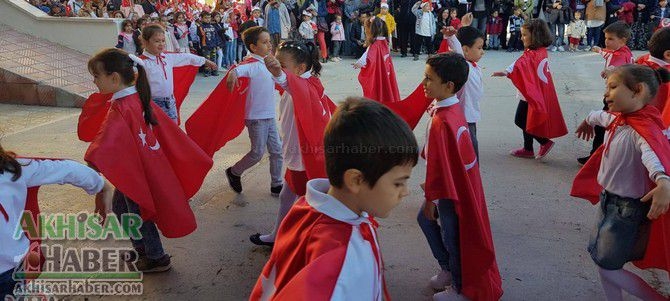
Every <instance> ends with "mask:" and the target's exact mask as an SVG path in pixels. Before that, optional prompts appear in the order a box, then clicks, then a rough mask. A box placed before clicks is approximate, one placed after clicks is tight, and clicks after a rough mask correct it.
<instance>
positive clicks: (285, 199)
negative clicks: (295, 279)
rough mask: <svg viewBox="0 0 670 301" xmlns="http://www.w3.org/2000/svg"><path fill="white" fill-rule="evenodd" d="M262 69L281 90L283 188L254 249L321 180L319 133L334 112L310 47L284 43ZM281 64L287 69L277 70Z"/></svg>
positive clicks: (323, 172)
mask: <svg viewBox="0 0 670 301" xmlns="http://www.w3.org/2000/svg"><path fill="white" fill-rule="evenodd" d="M265 65H266V66H267V68H268V70H269V71H270V73H272V76H273V78H274V81H275V83H277V84H278V85H279V86H281V88H282V89H283V90H284V92H283V93H282V94H281V101H280V102H279V112H280V115H279V121H280V127H279V132H280V133H281V138H282V145H283V147H282V156H283V157H284V163H285V165H286V174H285V175H284V179H285V180H286V185H284V187H283V188H282V190H281V192H280V193H279V199H280V201H281V203H280V206H279V213H278V214H277V222H276V223H275V227H274V229H273V230H272V232H271V233H270V234H267V235H260V234H259V233H256V234H254V235H252V236H251V237H250V238H249V239H250V240H251V242H252V243H254V244H257V245H269V246H272V245H274V241H275V237H276V234H277V230H278V229H279V225H280V224H281V222H282V220H283V219H284V217H285V216H286V214H287V213H288V211H289V209H291V206H292V205H293V203H295V201H296V200H297V199H298V197H300V196H304V195H305V191H306V187H307V181H308V180H311V179H315V178H323V177H326V170H325V162H324V157H323V151H322V150H323V131H324V129H325V128H326V124H327V123H328V121H329V120H330V116H331V115H332V113H333V112H334V111H335V104H334V103H333V102H332V101H331V100H330V99H329V98H328V96H326V95H325V94H324V89H323V85H322V84H321V81H320V80H319V78H318V76H319V72H320V71H321V64H320V63H319V51H318V49H317V47H316V45H314V44H313V43H309V44H303V43H301V42H294V41H287V42H284V43H282V44H281V46H280V47H279V49H278V50H277V58H274V57H272V56H271V55H270V56H268V57H266V58H265ZM282 66H283V67H284V68H285V70H286V71H282ZM324 112H326V114H324ZM310 150H316V151H310Z"/></svg>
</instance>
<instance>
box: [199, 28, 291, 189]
mask: <svg viewBox="0 0 670 301" xmlns="http://www.w3.org/2000/svg"><path fill="white" fill-rule="evenodd" d="M243 39H244V45H245V46H246V47H247V49H249V51H250V52H251V55H250V56H249V57H248V58H247V59H245V61H244V62H242V63H241V64H239V65H237V66H235V67H234V68H233V69H230V70H229V71H228V74H227V75H226V77H224V79H223V81H221V83H219V85H218V86H217V87H216V89H214V91H212V93H211V94H210V95H209V97H207V99H206V100H205V101H204V102H203V103H202V105H200V107H199V108H198V109H197V110H196V111H195V112H194V113H193V115H191V117H190V118H189V120H188V121H186V132H187V133H188V135H189V136H190V137H191V139H193V141H195V142H196V143H197V144H198V145H200V147H201V148H202V149H203V150H204V151H205V152H206V153H207V154H209V155H210V156H213V155H214V153H215V152H216V151H218V150H219V149H220V148H221V147H223V146H224V145H226V143H228V141H230V140H232V139H235V137H237V136H238V135H239V134H240V133H241V132H242V130H243V129H244V126H245V125H246V127H247V129H248V132H249V140H251V149H250V150H249V152H248V153H247V154H246V155H244V157H243V158H242V159H240V160H239V161H237V163H235V165H233V166H231V167H229V168H228V169H226V177H227V178H228V184H229V185H230V187H231V188H232V189H233V190H234V191H235V192H236V193H241V192H242V182H241V176H242V173H244V171H246V170H247V169H249V168H251V167H252V166H254V165H256V164H257V163H258V162H260V161H261V159H263V155H264V154H265V149H267V150H268V152H269V153H270V177H271V183H270V194H271V195H272V196H275V197H277V196H279V192H281V190H282V177H281V172H282V161H283V159H282V142H281V139H280V138H279V132H278V131H277V122H276V114H277V113H276V109H275V83H274V81H273V80H272V73H270V71H268V68H267V67H266V66H265V63H264V60H265V57H266V56H268V55H269V54H270V53H271V51H272V39H271V38H270V33H269V32H268V30H267V29H266V28H264V27H261V26H255V27H251V28H249V29H247V30H246V31H244V36H243ZM240 99H244V100H245V101H240Z"/></svg>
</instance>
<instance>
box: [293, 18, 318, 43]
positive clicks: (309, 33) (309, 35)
mask: <svg viewBox="0 0 670 301" xmlns="http://www.w3.org/2000/svg"><path fill="white" fill-rule="evenodd" d="M298 32H299V33H300V36H301V37H302V39H303V41H304V42H305V43H309V42H312V43H314V36H315V35H316V33H317V32H318V29H317V28H316V23H314V21H312V14H311V13H310V12H308V11H303V12H302V23H300V28H298Z"/></svg>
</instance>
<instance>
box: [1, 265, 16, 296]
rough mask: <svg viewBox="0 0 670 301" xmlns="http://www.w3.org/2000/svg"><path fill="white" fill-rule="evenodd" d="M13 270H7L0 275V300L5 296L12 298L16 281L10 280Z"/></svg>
mask: <svg viewBox="0 0 670 301" xmlns="http://www.w3.org/2000/svg"><path fill="white" fill-rule="evenodd" d="M14 270H15V269H9V270H7V271H6V272H4V273H2V274H0V300H5V296H7V295H9V296H14V287H15V286H16V280H14V279H13V278H12V274H14Z"/></svg>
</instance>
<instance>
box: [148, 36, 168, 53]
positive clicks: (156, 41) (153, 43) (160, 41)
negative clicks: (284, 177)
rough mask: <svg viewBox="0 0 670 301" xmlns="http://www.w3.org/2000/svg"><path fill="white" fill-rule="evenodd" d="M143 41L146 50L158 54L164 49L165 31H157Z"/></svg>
mask: <svg viewBox="0 0 670 301" xmlns="http://www.w3.org/2000/svg"><path fill="white" fill-rule="evenodd" d="M145 42H146V43H145V49H146V51H147V52H149V53H151V54H153V55H159V54H161V53H163V51H164V50H165V33H164V32H157V33H156V34H154V35H153V36H151V38H150V39H149V40H148V41H145Z"/></svg>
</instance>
